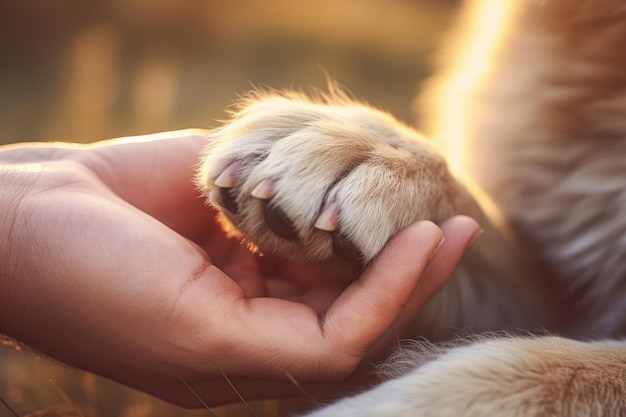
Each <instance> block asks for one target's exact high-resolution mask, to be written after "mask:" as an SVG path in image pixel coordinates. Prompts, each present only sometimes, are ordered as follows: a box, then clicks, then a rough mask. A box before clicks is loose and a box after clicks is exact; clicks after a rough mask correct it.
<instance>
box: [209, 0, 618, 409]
mask: <svg viewBox="0 0 626 417" xmlns="http://www.w3.org/2000/svg"><path fill="white" fill-rule="evenodd" d="M458 28H459V29H458V31H457V33H456V34H455V35H454V36H453V37H452V40H451V41H450V43H449V47H448V48H447V50H446V54H445V55H444V58H442V61H441V62H442V63H441V66H442V68H441V71H440V72H439V74H438V75H437V76H436V77H435V78H434V79H433V80H432V81H431V82H430V84H429V85H428V87H427V88H426V91H425V92H424V94H422V95H421V98H420V100H419V108H420V111H421V112H422V114H423V117H422V118H421V120H423V121H424V126H423V130H424V131H425V132H426V135H427V136H422V134H420V133H417V132H416V131H415V130H413V129H411V128H409V127H407V126H404V125H402V124H401V123H399V122H397V121H396V120H394V119H393V118H392V117H391V116H389V115H387V114H385V113H383V112H380V111H378V110H376V109H373V108H372V107H370V106H367V105H364V104H360V103H357V102H355V101H353V100H350V99H349V98H347V97H346V96H345V95H344V94H342V93H340V92H336V91H335V92H333V91H331V93H330V94H329V95H328V96H326V97H322V98H319V99H315V100H314V99H310V98H307V97H304V96H302V95H298V94H295V93H257V94H252V95H250V96H249V97H248V98H246V99H244V100H242V102H241V103H240V106H239V108H238V110H237V112H236V113H235V115H234V117H233V119H232V120H231V121H230V122H228V123H226V124H225V125H224V126H223V127H221V128H219V129H217V130H215V131H214V132H213V134H212V138H211V141H210V144H209V145H208V147H207V151H206V153H205V155H204V156H203V163H202V168H201V169H200V171H199V174H198V178H197V180H198V184H199V185H200V187H201V188H202V189H203V190H204V194H205V196H206V197H207V199H208V201H209V202H210V203H211V204H212V205H213V206H215V207H217V208H218V209H219V210H220V211H221V212H222V213H223V215H224V217H225V219H226V220H227V221H228V222H230V223H232V224H233V225H234V226H235V227H236V228H237V229H239V230H240V231H241V232H242V233H243V235H244V236H245V237H246V239H248V240H249V241H251V242H253V243H254V244H255V245H257V246H258V247H259V248H261V250H262V251H267V252H274V253H279V254H283V255H285V256H288V257H291V258H295V259H307V260H315V261H331V262H338V263H339V262H342V261H341V258H351V259H355V258H356V259H358V260H360V261H362V262H368V261H369V260H371V259H372V258H373V257H374V256H375V255H376V253H377V252H378V251H379V250H380V249H381V248H382V246H383V245H384V244H385V242H386V241H387V239H388V238H389V237H390V236H392V235H393V234H395V233H396V232H397V231H398V230H400V229H401V228H402V227H404V226H406V225H408V224H410V223H412V222H414V221H417V220H422V219H429V220H433V221H435V222H438V221H442V220H444V219H446V218H448V217H450V216H452V215H454V214H467V215H470V216H472V217H474V218H476V219H477V220H479V222H480V223H481V224H482V226H483V228H484V230H485V233H484V235H483V236H482V237H481V238H480V239H479V240H478V242H477V243H476V244H475V245H474V247H473V248H472V249H470V251H469V252H468V253H467V254H466V256H465V257H464V259H463V261H462V262H461V264H460V265H459V267H458V268H457V270H456V272H455V274H454V276H453V277H452V279H451V281H450V283H449V284H448V285H447V286H446V288H444V289H443V290H442V291H441V293H440V294H438V295H437V296H436V297H434V298H433V300H432V301H430V302H429V303H428V305H427V306H426V307H425V308H424V310H423V311H422V312H420V314H419V315H418V317H416V318H415V321H414V323H413V325H412V326H410V328H409V329H408V331H407V334H406V335H404V336H406V337H420V336H426V337H428V338H430V339H433V340H441V339H442V338H448V337H450V335H451V334H453V333H454V332H455V331H458V330H459V329H463V330H464V331H470V332H474V333H481V332H485V331H492V330H508V331H518V330H523V331H526V332H528V333H534V332H536V331H537V330H540V329H547V330H549V331H551V332H553V333H555V334H559V335H561V336H560V337H557V336H528V335H526V336H524V337H520V336H516V337H504V338H489V339H485V340H482V341H478V342H474V343H469V344H465V345H464V346H460V347H456V348H446V349H438V350H436V351H434V353H433V351H432V350H428V349H427V351H428V352H430V353H425V350H424V349H408V350H403V351H401V352H400V353H398V354H396V355H395V356H394V359H392V360H391V362H390V363H391V365H388V366H387V369H392V371H390V372H389V376H390V377H393V378H391V379H390V380H389V381H387V382H385V383H383V384H381V385H380V386H378V387H376V388H374V389H373V390H371V391H368V392H365V393H363V394H361V395H358V396H356V397H352V398H347V399H344V400H342V401H340V402H338V403H336V404H334V405H331V406H329V407H327V408H323V409H321V410H318V411H316V412H314V413H313V414H312V415H313V416H316V417H318V416H319V417H321V416H327V415H328V416H357V415H358V416H367V415H372V416H377V417H380V416H383V417H386V416H389V417H391V416H406V415H410V416H458V415H464V416H623V415H626V342H621V341H619V339H620V338H622V337H624V335H625V334H626V176H625V175H624V171H625V169H626V162H625V159H624V156H625V155H626V70H625V68H626V54H624V53H623V49H624V46H625V45H626V4H623V3H622V2H621V1H620V0H545V1H539V0H536V1H535V0H474V1H470V2H468V4H467V5H466V7H465V10H464V12H463V13H462V15H461V17H460V21H459V25H458ZM426 137H430V138H436V141H433V140H431V139H427V138H426ZM459 150H461V151H462V152H459ZM487 196H488V197H487ZM562 336H567V337H569V339H566V338H564V337H562ZM610 339H612V340H610ZM591 340H594V341H591ZM424 356H426V357H428V358H429V360H428V361H426V363H423V362H424V360H423V358H424ZM394 364H395V365H394ZM399 374H401V375H399Z"/></svg>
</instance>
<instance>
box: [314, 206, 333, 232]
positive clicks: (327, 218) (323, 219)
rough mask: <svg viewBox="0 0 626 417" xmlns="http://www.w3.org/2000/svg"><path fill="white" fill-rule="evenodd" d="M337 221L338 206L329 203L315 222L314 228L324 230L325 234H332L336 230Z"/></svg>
mask: <svg viewBox="0 0 626 417" xmlns="http://www.w3.org/2000/svg"><path fill="white" fill-rule="evenodd" d="M338 221H339V206H338V205H337V204H336V203H331V204H329V205H328V206H326V207H324V209H323V210H322V212H321V213H320V215H319V217H318V218H317V221H316V222H315V228H316V229H320V230H325V231H327V232H334V231H335V230H337V224H338Z"/></svg>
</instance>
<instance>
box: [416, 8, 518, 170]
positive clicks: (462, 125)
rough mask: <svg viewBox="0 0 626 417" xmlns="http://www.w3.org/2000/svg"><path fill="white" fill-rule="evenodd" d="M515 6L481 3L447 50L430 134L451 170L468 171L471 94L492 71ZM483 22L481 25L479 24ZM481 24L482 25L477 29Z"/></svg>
mask: <svg viewBox="0 0 626 417" xmlns="http://www.w3.org/2000/svg"><path fill="white" fill-rule="evenodd" d="M514 3H515V2H507V1H502V0H482V1H477V2H475V6H474V7H473V8H472V9H471V10H468V11H466V15H465V16H463V17H462V18H463V20H462V21H461V30H460V31H459V32H458V33H456V34H455V36H456V37H457V40H456V45H455V48H454V49H453V50H451V51H447V53H448V56H447V57H446V66H447V72H446V73H445V74H444V76H443V77H442V78H440V79H439V80H438V85H437V87H436V94H435V103H436V110H435V112H434V113H433V116H434V117H433V120H432V121H431V123H432V126H431V128H430V129H429V130H430V131H429V132H428V133H429V134H431V135H432V136H433V137H435V138H437V139H438V140H440V141H441V142H442V146H443V147H444V148H445V151H446V153H447V154H448V161H449V163H450V166H451V167H452V169H454V170H455V171H457V172H463V171H464V169H465V163H466V161H465V157H466V152H465V147H466V145H467V144H466V143H465V134H466V132H467V123H468V121H469V120H470V119H471V117H472V115H471V113H472V111H473V109H472V99H471V97H472V93H473V92H474V91H476V90H477V89H478V87H479V86H480V85H481V83H482V81H483V80H484V78H485V76H486V75H487V74H488V72H489V70H490V65H491V61H492V59H493V54H494V52H495V51H496V48H497V46H498V45H499V44H500V41H501V40H502V38H503V37H504V36H505V34H506V32H507V31H506V29H507V26H506V23H507V22H509V21H510V15H511V13H513V12H514V9H515V7H514ZM477 22H480V23H477ZM478 25H479V26H478Z"/></svg>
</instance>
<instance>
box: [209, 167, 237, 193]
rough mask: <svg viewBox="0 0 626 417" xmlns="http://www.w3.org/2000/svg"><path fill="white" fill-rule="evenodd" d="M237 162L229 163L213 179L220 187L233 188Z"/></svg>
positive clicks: (235, 180) (235, 179)
mask: <svg viewBox="0 0 626 417" xmlns="http://www.w3.org/2000/svg"><path fill="white" fill-rule="evenodd" d="M238 169H239V164H237V163H234V164H230V165H229V166H228V168H226V169H225V170H224V171H223V172H222V173H221V174H220V175H219V176H218V177H217V178H216V179H215V181H214V184H215V185H216V186H218V187H220V188H233V187H234V186H235V183H236V182H237V171H238Z"/></svg>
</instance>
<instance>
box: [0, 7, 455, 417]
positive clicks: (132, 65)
mask: <svg viewBox="0 0 626 417" xmlns="http://www.w3.org/2000/svg"><path fill="white" fill-rule="evenodd" d="M458 2H459V0H231V1H226V0H222V1H218V0H184V1H180V0H92V1H81V0H56V1H49V0H29V1H14V0H6V1H2V2H0V144H6V143H13V142H22V141H59V140H61V141H73V142H91V141H94V140H99V139H106V138H111V137H119V136H129V135H136V134H145V133H152V132H158V131H163V130H174V129H182V128H187V127H214V126H217V125H219V120H221V119H224V117H225V115H226V113H225V110H224V109H225V108H227V107H228V106H229V105H230V104H231V103H232V102H233V100H234V99H235V98H236V96H237V95H238V94H240V93H243V92H246V91H247V90H249V89H250V88H252V87H253V86H259V87H272V88H291V89H298V90H305V91H306V90H307V89H309V88H310V87H316V88H322V89H323V88H325V87H326V83H327V74H328V75H329V76H330V77H332V78H333V79H335V80H337V81H338V82H339V83H341V84H342V85H343V86H345V87H346V88H347V90H348V91H349V92H350V93H351V94H352V95H354V96H355V97H358V98H361V99H364V100H366V101H367V102H369V103H372V104H373V105H375V106H376V107H379V108H382V109H385V110H388V111H390V112H391V113H393V114H394V115H396V116H397V117H398V118H399V119H401V120H403V121H405V122H408V123H411V124H419V121H418V120H415V119H414V115H413V114H412V111H411V102H412V100H413V98H414V97H415V95H416V94H417V93H418V91H419V88H420V83H421V82H422V81H423V80H424V79H425V77H426V76H427V75H428V74H429V73H430V72H431V70H432V65H431V64H432V58H433V55H434V51H435V50H436V48H437V46H438V45H440V44H441V42H442V39H443V38H444V35H445V34H446V32H447V31H448V29H449V28H450V26H451V25H452V23H453V21H454V16H455V13H454V12H455V11H456V9H457V8H458V6H459V4H458ZM0 397H1V398H2V399H3V400H5V401H6V402H7V403H9V404H10V405H11V407H12V408H13V409H14V410H15V411H16V412H17V414H18V415H19V416H20V417H22V416H26V415H37V416H39V417H44V416H56V415H62V413H61V412H60V411H58V412H57V411H54V409H50V407H55V406H58V407H62V408H64V409H65V411H64V412H65V414H63V415H76V416H83V417H109V416H111V417H117V416H120V417H159V416H168V417H169V416H196V415H197V416H200V415H209V414H208V412H207V411H206V410H205V411H188V410H183V409H179V408H176V407H173V406H171V405H169V404H165V403H162V402H160V401H157V400H154V399H151V398H150V397H148V396H145V395H143V394H140V393H136V392H134V391H131V390H128V389H125V388H123V387H120V386H119V385H117V384H114V383H112V382H110V381H106V380H104V379H101V378H97V377H95V376H93V375H89V374H85V373H81V372H77V371H74V370H71V369H68V368H65V367H62V366H60V365H58V364H55V363H54V362H52V361H50V360H47V359H45V358H43V357H41V356H39V355H36V354H34V353H32V352H29V351H28V349H24V348H21V347H19V346H18V345H16V344H14V343H13V342H12V341H10V340H8V339H3V340H0ZM254 406H255V407H256V408H257V411H258V414H259V415H260V416H261V415H265V416H269V415H276V414H281V410H280V409H279V407H280V405H277V404H275V403H272V402H264V403H261V404H255V405H254ZM46 408H48V409H47V411H40V412H39V413H38V414H32V413H35V412H37V410H43V409H46ZM46 413H48V414H46ZM218 413H219V415H220V416H221V417H226V416H228V415H249V413H248V411H247V410H246V409H245V408H237V407H235V408H232V407H231V408H227V409H223V410H218ZM13 415H14V414H13V413H12V412H11V411H9V410H8V409H7V408H6V407H4V406H3V405H2V404H1V403H0V416H2V417H4V416H13Z"/></svg>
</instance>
